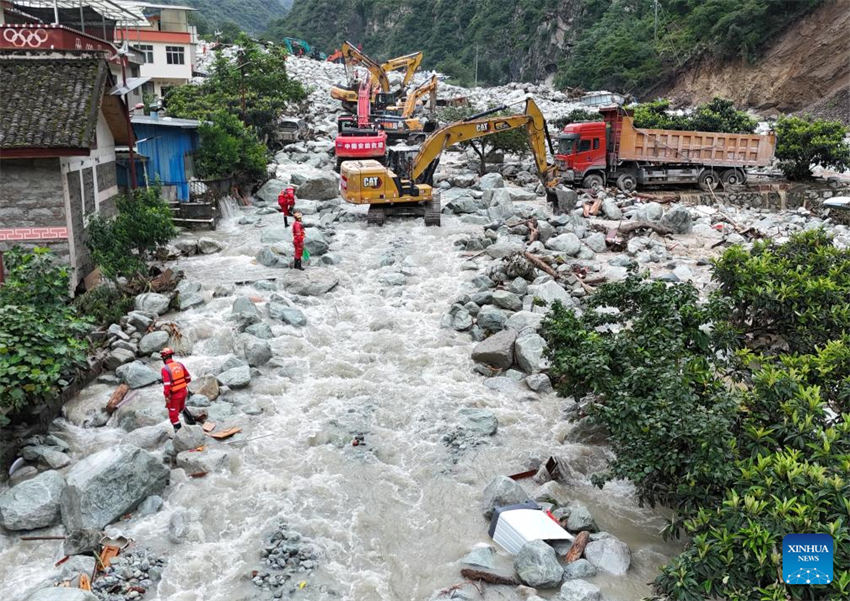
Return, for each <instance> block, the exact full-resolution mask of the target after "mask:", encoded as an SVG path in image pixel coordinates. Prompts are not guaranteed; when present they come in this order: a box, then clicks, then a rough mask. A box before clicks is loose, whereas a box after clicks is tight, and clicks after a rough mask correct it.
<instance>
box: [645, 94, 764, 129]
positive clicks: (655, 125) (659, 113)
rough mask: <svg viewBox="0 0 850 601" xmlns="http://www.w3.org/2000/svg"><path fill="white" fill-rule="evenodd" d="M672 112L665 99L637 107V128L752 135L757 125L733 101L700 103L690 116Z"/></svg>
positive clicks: (723, 100) (715, 99)
mask: <svg viewBox="0 0 850 601" xmlns="http://www.w3.org/2000/svg"><path fill="white" fill-rule="evenodd" d="M669 111H670V101H669V100H667V99H665V98H661V99H658V100H654V101H652V102H643V103H641V104H638V105H637V106H635V107H634V119H635V127H643V128H647V129H682V130H688V131H719V132H728V133H735V134H751V133H753V132H754V131H755V130H756V126H757V125H758V122H757V121H756V120H755V119H753V118H752V117H750V116H749V115H748V114H747V113H746V112H745V111H739V110H737V109H736V108H735V105H734V104H733V103H732V101H731V100H726V99H724V98H714V99H713V100H712V101H711V102H707V103H705V104H701V105H699V106H698V107H697V108H696V109H695V110H694V111H693V113H692V114H690V115H676V114H673V113H670V112H669Z"/></svg>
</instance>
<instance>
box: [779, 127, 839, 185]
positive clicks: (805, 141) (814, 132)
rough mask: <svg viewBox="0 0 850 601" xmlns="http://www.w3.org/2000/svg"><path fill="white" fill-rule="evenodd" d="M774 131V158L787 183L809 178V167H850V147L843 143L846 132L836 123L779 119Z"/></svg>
mask: <svg viewBox="0 0 850 601" xmlns="http://www.w3.org/2000/svg"><path fill="white" fill-rule="evenodd" d="M774 130H775V131H776V158H777V159H779V161H780V162H779V167H780V168H781V169H782V171H783V173H785V175H786V176H787V177H788V178H789V179H795V180H805V179H811V178H812V170H811V166H812V165H820V166H822V167H832V168H834V169H846V168H847V167H848V166H850V145H848V144H847V142H845V141H844V136H845V135H846V134H847V129H846V128H845V127H844V125H842V124H841V122H839V121H825V120H821V119H815V118H813V117H812V116H811V115H806V116H803V117H780V118H779V121H777V123H776V126H775V127H774Z"/></svg>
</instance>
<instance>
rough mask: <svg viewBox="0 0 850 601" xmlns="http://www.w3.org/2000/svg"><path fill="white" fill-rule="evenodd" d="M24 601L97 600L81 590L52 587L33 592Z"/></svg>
mask: <svg viewBox="0 0 850 601" xmlns="http://www.w3.org/2000/svg"><path fill="white" fill-rule="evenodd" d="M26 601H98V598H97V597H95V596H94V595H93V594H92V593H90V592H89V591H84V590H83V589H81V588H70V587H69V588H65V587H61V586H52V587H50V588H43V589H41V590H38V591H36V592H34V593H33V594H32V595H30V596H29V597H27V599H26Z"/></svg>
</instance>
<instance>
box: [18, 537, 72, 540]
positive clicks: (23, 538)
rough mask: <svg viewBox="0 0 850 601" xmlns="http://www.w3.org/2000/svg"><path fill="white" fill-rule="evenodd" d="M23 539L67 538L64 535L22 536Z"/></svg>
mask: <svg viewBox="0 0 850 601" xmlns="http://www.w3.org/2000/svg"><path fill="white" fill-rule="evenodd" d="M21 540H65V537H64V536H22V537H21Z"/></svg>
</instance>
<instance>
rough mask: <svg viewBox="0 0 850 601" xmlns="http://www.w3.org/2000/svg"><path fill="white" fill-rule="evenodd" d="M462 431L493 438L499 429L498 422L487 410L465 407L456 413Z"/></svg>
mask: <svg viewBox="0 0 850 601" xmlns="http://www.w3.org/2000/svg"><path fill="white" fill-rule="evenodd" d="M458 415H459V417H460V419H461V427H462V428H463V429H464V431H466V432H469V433H471V434H475V435H478V436H493V435H494V434H495V433H496V431H497V430H498V429H499V420H498V418H496V416H495V415H494V414H493V412H492V411H490V410H488V409H479V408H477V407H465V408H463V409H461V410H460V411H458Z"/></svg>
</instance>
